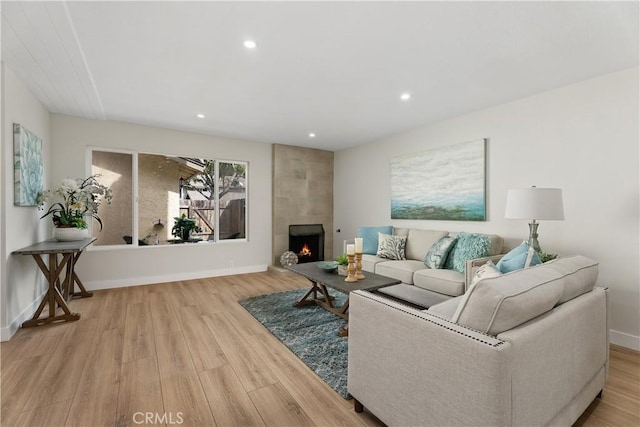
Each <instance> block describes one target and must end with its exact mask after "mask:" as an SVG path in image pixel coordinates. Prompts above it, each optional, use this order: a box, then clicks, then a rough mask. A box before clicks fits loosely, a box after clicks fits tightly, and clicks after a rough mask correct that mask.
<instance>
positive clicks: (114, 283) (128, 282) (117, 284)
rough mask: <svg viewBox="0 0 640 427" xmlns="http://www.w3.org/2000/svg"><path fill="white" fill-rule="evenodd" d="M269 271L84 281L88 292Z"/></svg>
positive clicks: (254, 267)
mask: <svg viewBox="0 0 640 427" xmlns="http://www.w3.org/2000/svg"><path fill="white" fill-rule="evenodd" d="M263 271H267V266H266V265H250V266H246V267H233V268H221V269H218V270H207V271H195V272H193V273H178V274H164V275H161V276H143V277H131V278H129V277H128V278H126V279H118V280H89V281H83V282H82V283H83V284H84V285H85V287H86V288H87V290H90V291H97V290H101V289H115V288H126V287H127V286H138V285H152V284H154V283H167V282H177V281H181V280H195V279H205V278H207V277H219V276H232V275H234V274H247V273H260V272H263Z"/></svg>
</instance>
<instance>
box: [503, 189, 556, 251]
mask: <svg viewBox="0 0 640 427" xmlns="http://www.w3.org/2000/svg"><path fill="white" fill-rule="evenodd" d="M504 217H505V218H512V219H530V220H531V222H530V223H529V246H530V247H532V248H533V249H535V250H536V251H538V252H540V244H539V243H538V225H539V224H538V223H537V222H536V220H563V219H564V208H563V206H562V189H560V188H537V187H535V186H534V187H531V188H521V189H516V190H509V192H508V193H507V205H506V209H505V214H504Z"/></svg>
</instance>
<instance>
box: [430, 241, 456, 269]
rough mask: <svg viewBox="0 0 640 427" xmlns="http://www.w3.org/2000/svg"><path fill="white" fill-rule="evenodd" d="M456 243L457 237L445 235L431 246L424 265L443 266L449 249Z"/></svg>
mask: <svg viewBox="0 0 640 427" xmlns="http://www.w3.org/2000/svg"><path fill="white" fill-rule="evenodd" d="M455 243H456V238H455V237H450V236H444V237H443V238H441V239H440V240H438V241H437V242H435V243H434V244H433V246H431V249H429V252H427V255H425V257H424V265H426V266H427V267H429V268H442V267H444V263H445V261H446V260H447V256H448V255H449V251H451V248H453V246H454V245H455Z"/></svg>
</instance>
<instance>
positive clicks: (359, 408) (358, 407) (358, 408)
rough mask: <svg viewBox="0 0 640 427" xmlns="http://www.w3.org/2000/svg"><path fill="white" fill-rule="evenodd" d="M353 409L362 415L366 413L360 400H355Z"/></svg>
mask: <svg viewBox="0 0 640 427" xmlns="http://www.w3.org/2000/svg"><path fill="white" fill-rule="evenodd" d="M353 409H354V410H355V411H356V412H357V413H359V414H360V413H362V411H364V406H363V405H362V403H360V401H359V400H358V399H353Z"/></svg>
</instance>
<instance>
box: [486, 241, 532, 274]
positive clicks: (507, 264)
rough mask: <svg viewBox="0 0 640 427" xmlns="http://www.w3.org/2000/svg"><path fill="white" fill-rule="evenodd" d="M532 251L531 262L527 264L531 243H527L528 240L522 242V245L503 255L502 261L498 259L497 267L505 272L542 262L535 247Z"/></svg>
mask: <svg viewBox="0 0 640 427" xmlns="http://www.w3.org/2000/svg"><path fill="white" fill-rule="evenodd" d="M531 251H532V252H533V254H532V257H531V262H530V264H529V265H527V258H528V257H529V245H528V244H527V242H522V244H521V245H520V246H518V247H517V248H514V249H512V250H510V251H509V252H507V254H506V255H505V256H503V257H502V258H501V259H500V261H498V264H496V267H498V269H499V270H500V272H501V273H502V274H504V273H509V272H511V271H516V270H520V269H523V268H525V267H531V266H533V265H537V264H540V263H541V261H540V256H538V253H537V252H536V251H535V250H533V249H531Z"/></svg>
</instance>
